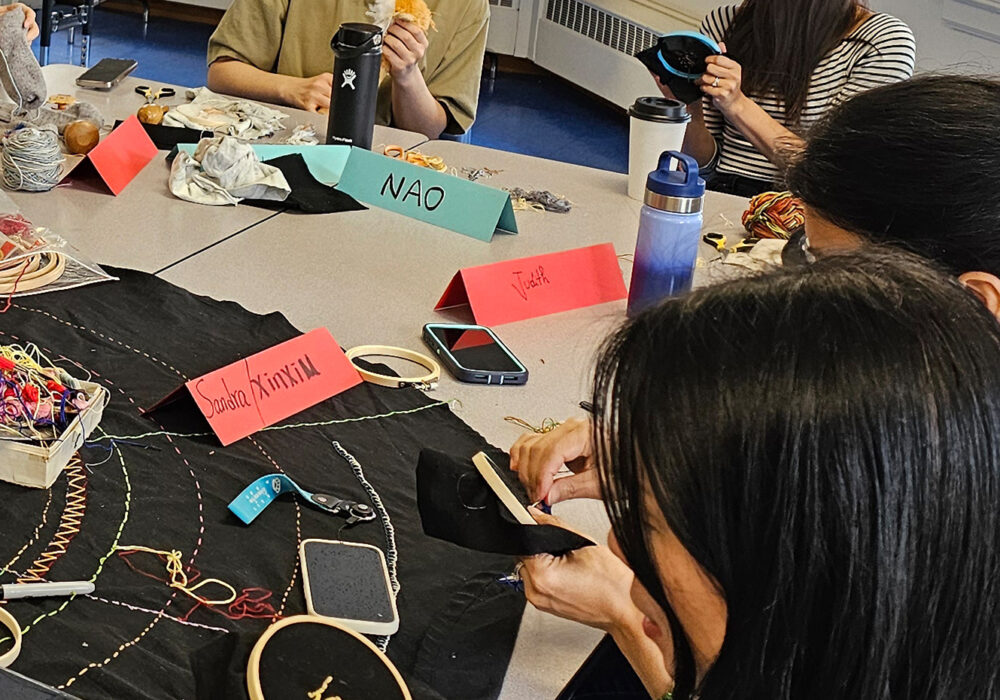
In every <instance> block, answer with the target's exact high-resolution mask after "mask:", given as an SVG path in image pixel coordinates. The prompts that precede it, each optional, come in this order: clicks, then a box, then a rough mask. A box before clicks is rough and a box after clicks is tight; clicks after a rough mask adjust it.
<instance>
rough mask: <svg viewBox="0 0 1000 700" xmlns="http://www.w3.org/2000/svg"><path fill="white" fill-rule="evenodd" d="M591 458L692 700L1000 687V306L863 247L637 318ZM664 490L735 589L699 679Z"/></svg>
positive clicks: (867, 696) (982, 693)
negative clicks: (661, 547)
mask: <svg viewBox="0 0 1000 700" xmlns="http://www.w3.org/2000/svg"><path fill="white" fill-rule="evenodd" d="M594 405H595V406H596V407H597V408H596V418H595V421H594V441H595V445H596V449H595V455H596V459H597V464H598V469H599V472H600V475H601V482H602V488H603V493H604V499H605V504H606V508H607V511H608V514H609V516H610V519H611V522H612V526H613V531H614V534H615V536H616V537H617V539H618V542H619V543H620V545H621V547H622V550H623V552H624V554H625V556H626V558H627V560H628V562H629V564H630V565H631V566H632V568H633V570H634V571H635V574H636V577H637V579H638V580H639V581H640V582H641V583H642V584H643V585H644V586H645V587H646V588H647V590H648V591H649V592H650V594H651V595H652V596H653V597H654V599H655V600H656V601H657V602H658V603H659V604H660V605H661V606H662V607H663V609H664V610H665V611H666V613H667V616H668V619H669V620H670V623H671V628H672V631H673V633H674V645H675V648H676V660H675V663H676V668H675V669H673V670H674V673H675V679H676V682H677V688H676V691H675V694H674V697H675V698H680V699H683V700H687V699H688V698H693V697H699V698H701V700H732V698H740V699H741V700H745V699H752V700H757V699H759V700H803V699H809V700H816V699H818V698H864V700H890V699H891V700H900V699H902V698H906V699H908V700H930V699H932V698H933V699H943V698H994V697H1000V624H998V620H1000V609H998V608H1000V324H997V323H996V320H995V319H994V318H993V317H992V316H991V315H990V314H989V312H988V311H987V310H986V308H985V307H984V306H983V305H982V304H981V303H980V302H979V301H978V300H977V299H975V298H974V297H973V296H972V295H971V294H970V293H969V292H967V291H966V290H965V289H964V288H963V287H962V286H961V285H960V284H959V283H958V282H957V281H955V280H954V279H953V278H950V277H947V276H946V275H945V274H944V273H943V272H939V271H937V270H935V269H932V268H931V267H929V266H928V264H927V263H926V262H925V261H922V260H921V259H920V258H918V257H916V256H912V255H909V254H907V253H897V252H895V251H894V252H893V254H892V255H891V256H890V255H889V254H888V253H885V252H871V251H864V252H860V253H853V254H849V255H839V256H836V255H835V256H831V257H829V258H825V259H822V260H820V261H818V262H817V263H815V264H813V265H810V266H807V267H805V268H796V269H794V270H783V271H779V272H775V273H773V274H770V275H766V276H762V277H757V278H751V279H745V280H739V281H735V282H730V283H727V284H724V285H720V286H717V287H712V288H708V289H704V290H700V291H696V292H694V293H692V294H690V295H689V296H687V297H684V298H678V299H675V300H669V301H667V302H665V303H663V304H661V305H659V306H657V307H654V308H653V309H651V310H649V311H647V312H645V313H643V314H640V315H639V316H637V317H636V318H635V319H633V320H632V321H630V322H629V323H628V324H627V325H625V326H624V327H623V328H622V329H621V330H619V331H618V332H617V333H616V334H614V335H613V336H612V337H611V338H610V339H609V340H608V341H607V343H606V345H605V347H604V349H603V351H602V354H601V357H600V360H599V362H598V366H597V370H596V376H595V382H594ZM647 494H650V495H652V496H653V497H654V498H655V502H656V503H657V504H658V506H659V509H660V510H661V511H662V513H663V516H664V517H665V520H666V522H667V524H668V526H669V527H670V529H671V530H672V532H673V533H674V534H675V535H676V537H677V538H678V539H679V541H680V543H681V544H682V545H683V546H684V547H685V548H686V549H687V551H688V552H689V553H690V554H691V555H692V556H693V557H694V559H695V560H696V561H697V562H698V563H699V564H700V566H701V567H702V568H703V569H704V571H705V572H706V573H707V574H708V575H710V576H711V577H712V579H713V580H714V582H716V584H717V586H718V589H719V592H720V594H721V595H722V597H723V598H724V599H725V601H726V604H727V606H728V620H727V624H726V635H725V641H724V643H723V645H722V649H721V652H720V654H719V656H718V658H717V659H716V660H715V662H714V664H713V665H712V667H711V668H710V669H709V670H708V672H707V673H706V674H705V675H704V676H703V678H701V679H700V680H697V679H696V673H695V668H694V663H693V656H692V652H691V646H690V642H689V640H688V639H687V637H686V636H685V633H684V630H683V628H682V627H681V625H680V622H679V621H678V619H677V616H676V614H675V613H674V612H673V611H672V609H671V607H670V595H669V593H668V592H666V591H665V590H664V588H663V586H662V584H661V580H662V579H661V578H660V574H659V572H658V570H657V567H656V564H655V563H654V560H653V557H652V555H651V548H650V540H649V532H648V530H647V526H646V525H645V524H644V519H645V517H646V514H645V513H644V512H643V505H642V504H643V502H644V496H646V495H647Z"/></svg>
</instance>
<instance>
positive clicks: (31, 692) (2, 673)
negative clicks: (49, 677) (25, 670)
mask: <svg viewBox="0 0 1000 700" xmlns="http://www.w3.org/2000/svg"><path fill="white" fill-rule="evenodd" d="M0 698H3V700H77V699H76V698H74V697H73V696H72V695H69V694H68V693H64V692H62V691H61V690H57V689H55V688H53V687H51V686H47V685H43V684H41V683H39V682H38V681H33V680H31V679H30V678H25V677H24V676H22V675H21V674H19V673H15V672H14V671H11V670H10V669H6V668H0Z"/></svg>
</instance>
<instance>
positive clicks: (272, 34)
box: [208, 0, 489, 138]
mask: <svg viewBox="0 0 1000 700" xmlns="http://www.w3.org/2000/svg"><path fill="white" fill-rule="evenodd" d="M427 4H428V6H429V7H430V9H431V12H432V13H433V18H434V28H432V29H431V30H430V31H429V32H428V33H427V34H425V33H424V32H423V31H422V30H421V29H420V28H419V27H418V26H417V25H415V24H413V23H411V22H402V21H398V22H393V24H392V25H391V26H390V27H389V30H388V31H387V32H386V35H385V39H384V41H383V45H382V52H383V55H384V56H385V57H386V59H387V60H388V63H389V75H388V77H386V78H385V79H384V80H383V81H382V84H381V86H380V87H379V95H378V106H377V109H376V121H377V122H378V123H379V124H385V125H392V126H396V127H398V128H400V129H407V130H409V131H417V132H420V133H423V134H425V135H426V136H427V137H428V138H437V137H438V136H440V135H441V133H442V132H445V131H447V132H449V133H454V134H461V133H464V132H465V131H466V130H468V128H469V127H470V126H472V122H474V121H475V119H476V107H477V104H478V102H479V82H480V76H481V72H482V65H483V54H484V52H485V50H486V30H487V28H488V25H489V3H488V0H427ZM367 9H368V3H367V2H366V1H365V0H235V1H234V2H233V4H232V6H230V8H229V10H227V11H226V14H225V16H223V18H222V21H221V22H220V23H219V27H218V29H216V31H215V33H214V34H212V37H211V38H210V39H209V42H208V64H209V67H208V87H209V89H211V90H214V91H216V92H221V93H226V94H229V95H237V96H240V97H247V98H250V99H255V100H262V101H266V102H275V103H280V104H286V105H289V106H291V107H298V108H300V109H306V110H310V111H324V110H326V109H328V108H329V107H330V93H331V91H332V82H333V76H332V74H331V71H332V69H333V50H332V49H331V48H330V40H331V38H332V37H333V34H334V32H336V31H337V28H338V27H340V25H341V24H343V23H344V22H371V20H370V19H369V18H368V17H366V16H365V12H366V10H367ZM428 34H429V36H428Z"/></svg>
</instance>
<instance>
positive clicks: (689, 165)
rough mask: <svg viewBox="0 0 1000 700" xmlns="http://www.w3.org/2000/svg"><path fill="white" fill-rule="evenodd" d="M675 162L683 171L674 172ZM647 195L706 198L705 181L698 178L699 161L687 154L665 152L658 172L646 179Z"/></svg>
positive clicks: (652, 173) (661, 156)
mask: <svg viewBox="0 0 1000 700" xmlns="http://www.w3.org/2000/svg"><path fill="white" fill-rule="evenodd" d="M674 161H678V162H679V163H680V166H681V169H680V170H674V169H673V164H674ZM646 191H647V194H649V193H652V194H654V195H660V196H662V197H681V198H686V199H698V198H701V197H704V196H705V181H704V180H702V179H701V178H700V177H698V161H696V160H695V159H694V158H692V157H691V156H689V155H688V154H687V153H681V152H679V151H664V152H663V153H661V154H660V162H659V164H658V165H657V167H656V170H654V171H653V172H651V173H650V174H649V177H648V178H646Z"/></svg>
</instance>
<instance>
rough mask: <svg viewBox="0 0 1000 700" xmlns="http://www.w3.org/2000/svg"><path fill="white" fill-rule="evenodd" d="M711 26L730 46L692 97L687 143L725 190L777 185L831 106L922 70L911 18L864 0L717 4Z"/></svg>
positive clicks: (707, 24)
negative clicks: (790, 153)
mask: <svg viewBox="0 0 1000 700" xmlns="http://www.w3.org/2000/svg"><path fill="white" fill-rule="evenodd" d="M701 30H702V33H704V34H706V35H707V36H710V37H712V38H713V39H714V40H715V41H717V42H719V43H720V45H721V46H722V48H723V53H724V55H721V56H710V57H709V58H708V60H707V64H708V70H707V71H706V72H705V74H704V75H702V76H701V78H699V80H698V85H699V86H700V87H701V90H702V92H704V93H705V98H704V99H703V100H702V101H700V102H695V103H693V104H690V105H688V109H689V110H690V111H691V116H692V120H691V123H690V125H689V126H688V131H687V135H686V136H685V139H684V150H685V151H686V152H687V153H690V154H691V155H693V156H694V157H695V158H697V159H698V162H699V163H700V164H701V166H702V168H703V169H704V170H705V171H706V175H707V179H708V180H709V185H710V186H711V187H712V189H715V190H719V191H723V192H730V193H733V194H739V195H743V196H752V195H754V194H757V193H758V192H763V191H766V190H769V189H773V188H774V182H775V181H776V180H777V179H778V177H779V169H778V166H777V165H776V164H777V163H778V162H779V161H780V158H781V153H782V151H783V150H784V149H786V148H789V147H795V146H797V145H800V144H801V136H802V135H804V134H805V132H806V131H807V130H808V129H809V127H810V126H812V125H813V124H814V123H815V122H816V121H818V120H819V119H820V118H821V117H822V116H823V115H824V114H825V113H826V112H827V111H828V110H829V109H831V108H832V107H835V106H836V105H838V104H840V103H841V102H843V101H844V100H846V99H848V98H850V97H851V96H852V95H855V94H857V93H859V92H863V91H865V90H869V89H871V88H873V87H877V86H880V85H885V84H889V83H894V82H898V81H900V80H905V79H907V78H909V77H910V76H911V75H912V74H913V63H914V56H915V48H916V46H915V42H914V39H913V33H912V32H911V31H910V28H909V27H907V26H906V24H905V23H903V22H902V21H900V20H898V19H896V18H895V17H893V16H891V15H887V14H883V13H873V12H871V11H869V10H868V9H867V8H866V7H864V5H863V4H862V2H860V1H859V0H745V1H744V2H743V3H742V4H741V5H726V6H723V7H719V8H717V9H715V10H713V11H712V12H710V13H709V15H708V16H707V17H706V18H705V21H704V22H703V23H702V27H701ZM660 89H661V90H662V91H663V93H664V94H665V95H666V96H667V97H672V96H673V95H672V94H671V93H670V90H669V89H668V88H666V87H665V86H663V85H662V84H661V85H660Z"/></svg>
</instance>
